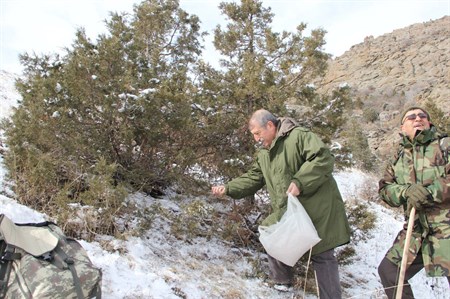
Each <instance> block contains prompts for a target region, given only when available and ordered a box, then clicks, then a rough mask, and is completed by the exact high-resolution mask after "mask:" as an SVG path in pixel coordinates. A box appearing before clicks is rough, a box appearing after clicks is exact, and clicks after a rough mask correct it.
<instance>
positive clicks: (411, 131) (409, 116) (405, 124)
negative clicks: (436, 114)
mask: <svg viewBox="0 0 450 299" xmlns="http://www.w3.org/2000/svg"><path fill="white" fill-rule="evenodd" d="M429 128H430V121H429V119H428V117H427V114H426V113H425V112H423V111H422V110H421V109H414V110H411V111H408V112H406V114H405V116H404V117H403V119H402V126H401V129H402V132H403V133H404V134H405V135H406V136H408V137H409V138H410V139H411V140H412V139H413V138H414V136H415V135H416V132H417V131H423V130H428V129H429Z"/></svg>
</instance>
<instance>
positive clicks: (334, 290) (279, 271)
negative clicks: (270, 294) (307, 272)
mask: <svg viewBox="0 0 450 299" xmlns="http://www.w3.org/2000/svg"><path fill="white" fill-rule="evenodd" d="M311 260H312V266H313V268H314V270H315V271H316V275H317V281H318V285H319V293H320V299H340V298H341V284H340V281H339V269H338V262H337V259H336V257H335V256H334V249H331V250H328V251H325V252H322V253H320V254H316V255H313V256H312V257H311ZM269 268H270V276H271V279H272V280H273V281H274V282H275V283H281V284H286V283H292V280H293V278H294V274H293V271H292V267H290V266H288V265H286V264H284V263H282V262H280V261H278V260H276V259H274V258H273V257H271V256H270V255H269Z"/></svg>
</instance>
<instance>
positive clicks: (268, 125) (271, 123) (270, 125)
mask: <svg viewBox="0 0 450 299" xmlns="http://www.w3.org/2000/svg"><path fill="white" fill-rule="evenodd" d="M267 127H268V129H272V128H275V127H276V126H275V124H274V123H273V122H272V121H270V120H269V121H268V122H267Z"/></svg>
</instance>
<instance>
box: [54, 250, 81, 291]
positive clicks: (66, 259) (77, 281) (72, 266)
mask: <svg viewBox="0 0 450 299" xmlns="http://www.w3.org/2000/svg"><path fill="white" fill-rule="evenodd" d="M55 251H56V253H57V254H59V255H60V256H61V257H62V259H63V261H64V263H65V264H66V265H67V268H69V270H70V272H71V273H72V277H73V285H74V286H75V290H76V292H77V297H78V299H83V298H84V295H83V290H82V289H81V283H80V278H79V277H78V274H77V270H76V269H75V262H74V260H73V258H71V257H70V256H68V255H67V254H66V253H65V252H64V250H62V249H61V247H60V246H56V248H55Z"/></svg>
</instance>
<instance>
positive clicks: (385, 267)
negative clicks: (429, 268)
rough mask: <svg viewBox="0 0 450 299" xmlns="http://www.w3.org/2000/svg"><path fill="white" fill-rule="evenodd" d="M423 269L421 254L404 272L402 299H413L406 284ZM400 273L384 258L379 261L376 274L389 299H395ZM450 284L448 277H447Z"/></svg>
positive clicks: (397, 268) (394, 265)
mask: <svg viewBox="0 0 450 299" xmlns="http://www.w3.org/2000/svg"><path fill="white" fill-rule="evenodd" d="M422 269H423V260H422V254H421V253H419V254H418V255H417V257H416V259H415V260H414V261H413V263H412V264H411V265H410V266H409V267H408V268H407V269H406V271H405V280H404V282H403V284H404V285H403V293H402V299H409V298H411V299H413V298H414V294H413V291H412V289H411V287H410V286H409V284H408V280H409V279H411V278H412V277H413V276H414V275H416V274H417V272H419V271H420V270H422ZM399 273H400V267H399V266H397V265H396V264H394V263H393V262H391V261H390V260H388V259H387V258H386V257H385V258H384V259H383V260H382V261H381V263H380V265H379V266H378V274H379V275H380V279H381V284H382V285H383V288H384V292H385V293H386V295H387V296H388V298H389V299H392V298H395V295H396V293H397V284H400V282H397V280H398V276H399ZM447 280H448V282H449V284H450V277H447Z"/></svg>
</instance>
